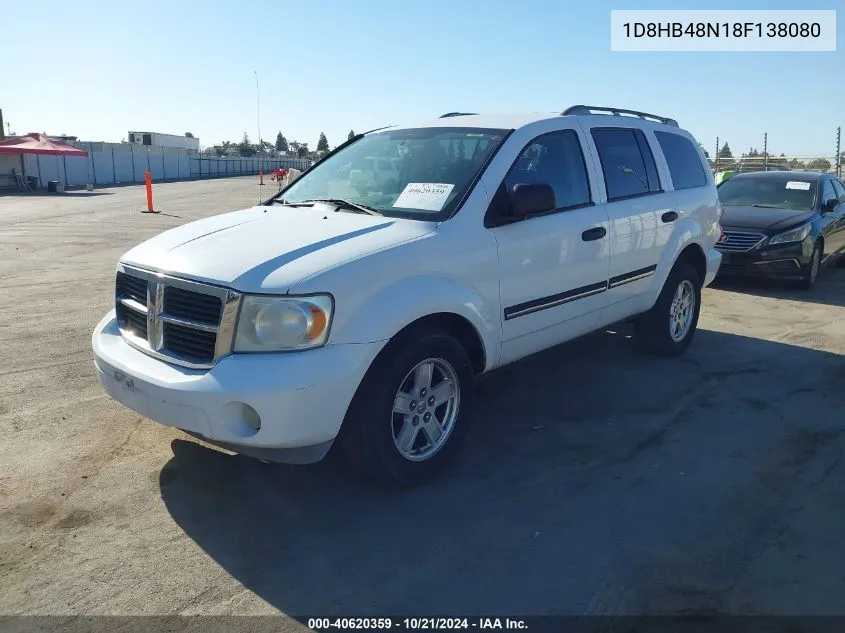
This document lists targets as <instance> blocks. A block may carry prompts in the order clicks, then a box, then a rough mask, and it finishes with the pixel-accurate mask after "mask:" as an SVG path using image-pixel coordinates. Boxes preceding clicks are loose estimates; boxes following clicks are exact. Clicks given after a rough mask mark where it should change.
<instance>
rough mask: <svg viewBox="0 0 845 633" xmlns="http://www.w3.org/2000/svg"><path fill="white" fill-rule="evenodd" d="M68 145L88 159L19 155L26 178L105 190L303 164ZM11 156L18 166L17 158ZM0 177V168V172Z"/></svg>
mask: <svg viewBox="0 0 845 633" xmlns="http://www.w3.org/2000/svg"><path fill="white" fill-rule="evenodd" d="M71 144H72V145H75V146H76V147H79V148H82V149H84V150H86V151H87V152H88V156H87V157H79V156H67V157H62V156H42V155H35V154H25V155H24V164H25V167H26V173H27V175H28V176H38V177H39V187H46V186H47V183H48V182H49V181H51V180H58V181H60V182H62V183H64V184H65V185H66V186H67V185H77V186H84V185H86V184H88V183H91V184H93V185H95V186H97V185H101V186H106V185H111V184H125V183H142V182H144V175H145V172H147V170H149V172H150V175H151V176H152V179H153V180H154V181H161V180H190V179H193V178H218V177H226V176H245V175H255V174H258V170H259V169H263V170H264V173H265V174H266V173H267V172H269V171H272V170H273V169H278V168H279V167H286V168H291V167H293V168H297V169H305V168H306V166H307V161H306V160H304V159H300V158H240V157H232V158H229V157H223V158H219V157H212V158H205V157H199V156H197V154H195V153H193V152H189V151H188V150H185V149H181V148H174V147H146V146H143V145H135V144H133V143H79V142H77V143H71ZM11 156H13V157H14V159H15V160H17V161H18V165H20V162H19V161H20V158H19V156H17V155H11ZM9 169H11V168H9ZM3 173H4V170H3V168H2V167H0V174H3ZM5 173H8V169H6V170H5ZM65 174H67V175H65ZM0 185H2V183H0Z"/></svg>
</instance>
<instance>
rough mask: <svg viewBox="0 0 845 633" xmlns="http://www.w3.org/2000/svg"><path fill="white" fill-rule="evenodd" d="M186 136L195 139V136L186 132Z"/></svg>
mask: <svg viewBox="0 0 845 633" xmlns="http://www.w3.org/2000/svg"><path fill="white" fill-rule="evenodd" d="M185 136H186V137H188V138H194V135H193V134H191V133H190V132H185Z"/></svg>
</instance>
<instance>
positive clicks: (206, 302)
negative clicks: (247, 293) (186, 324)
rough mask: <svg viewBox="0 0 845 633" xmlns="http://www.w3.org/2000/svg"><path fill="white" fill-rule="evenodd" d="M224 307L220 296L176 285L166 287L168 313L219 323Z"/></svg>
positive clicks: (165, 298) (165, 300)
mask: <svg viewBox="0 0 845 633" xmlns="http://www.w3.org/2000/svg"><path fill="white" fill-rule="evenodd" d="M222 308H223V302H222V301H221V300H220V297H214V296H212V295H204V294H200V293H197V292H190V291H188V290H182V289H181V288H176V287H174V286H168V287H165V289H164V311H165V312H166V313H167V314H172V315H174V316H178V317H182V318H184V319H188V320H193V321H199V322H200V323H211V324H212V325H217V323H219V322H220V310H221V309H222Z"/></svg>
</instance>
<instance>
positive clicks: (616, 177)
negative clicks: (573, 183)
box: [592, 128, 660, 201]
mask: <svg viewBox="0 0 845 633" xmlns="http://www.w3.org/2000/svg"><path fill="white" fill-rule="evenodd" d="M636 132H639V130H636ZM640 134H642V133H641V132H640ZM592 135H593V140H594V141H595V143H596V149H598V152H599V160H600V161H601V167H602V171H604V182H605V186H606V187H607V199H608V200H610V201H612V200H618V199H620V198H628V197H630V196H638V195H642V194H644V193H649V192H654V191H659V190H660V183H659V182H658V181H657V169H656V168H655V166H654V159H653V158H652V156H651V150H650V149H649V147H648V144H647V143H646V142H645V138H644V137H641V138H638V135H637V134H635V130H632V129H623V128H618V129H617V128H613V129H608V128H595V129H593V130H592ZM643 150H644V151H643ZM644 152H645V154H644Z"/></svg>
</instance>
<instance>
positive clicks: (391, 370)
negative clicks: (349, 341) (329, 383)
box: [340, 328, 474, 486]
mask: <svg viewBox="0 0 845 633" xmlns="http://www.w3.org/2000/svg"><path fill="white" fill-rule="evenodd" d="M473 396H474V393H473V370H472V362H471V361H470V359H469V356H468V355H467V353H466V350H465V349H464V348H463V347H462V346H461V344H460V343H458V342H457V341H456V340H455V339H454V338H452V337H451V336H449V335H448V334H446V333H445V332H442V331H440V330H436V329H431V328H421V329H417V330H414V331H411V332H407V333H405V335H403V336H401V337H400V338H397V339H394V340H393V341H391V342H390V343H389V344H388V347H387V348H385V350H384V351H383V352H382V353H381V354H380V355H379V357H378V358H377V359H376V361H375V362H374V363H373V366H372V367H371V368H370V370H369V371H368V372H367V374H366V375H365V377H364V380H363V381H362V382H361V385H360V386H359V387H358V391H357V392H356V393H355V397H354V398H353V399H352V404H351V405H350V407H349V411H348V412H347V414H346V419H345V420H344V423H343V428H342V429H341V433H340V444H341V450H342V451H343V454H344V456H345V457H346V459H347V461H349V462H350V463H351V464H352V465H353V466H355V467H356V468H357V469H359V470H361V471H363V472H364V473H366V474H368V475H370V476H372V477H375V478H376V479H379V480H381V481H383V482H386V483H388V484H391V485H396V486H413V485H418V484H422V483H426V482H428V481H431V480H432V479H434V478H436V477H437V476H438V475H440V474H441V473H442V471H443V470H444V469H445V468H446V466H447V464H448V463H449V462H450V461H451V460H452V459H453V457H454V456H455V453H456V452H457V451H458V449H459V447H460V445H461V443H462V442H463V439H464V436H465V435H466V431H467V426H468V423H469V420H470V418H471V416H472V408H473Z"/></svg>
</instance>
